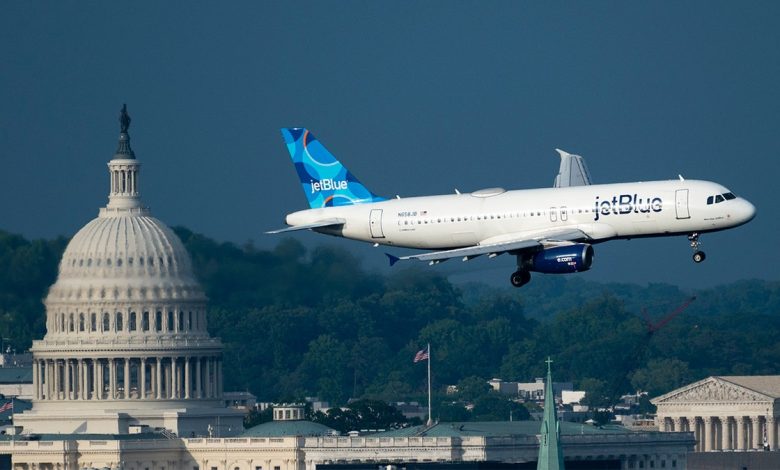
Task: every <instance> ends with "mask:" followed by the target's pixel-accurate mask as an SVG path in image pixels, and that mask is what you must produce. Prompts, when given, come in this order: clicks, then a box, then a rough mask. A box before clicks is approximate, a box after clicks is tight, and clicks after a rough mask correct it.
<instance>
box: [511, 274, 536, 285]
mask: <svg viewBox="0 0 780 470" xmlns="http://www.w3.org/2000/svg"><path fill="white" fill-rule="evenodd" d="M509 280H510V281H511V282H512V285H513V286H515V287H522V286H524V285H526V284H528V281H530V280H531V273H529V272H528V271H522V270H520V271H515V272H513V273H512V276H511V277H510V278H509Z"/></svg>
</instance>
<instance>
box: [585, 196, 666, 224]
mask: <svg viewBox="0 0 780 470" xmlns="http://www.w3.org/2000/svg"><path fill="white" fill-rule="evenodd" d="M663 207H664V201H663V199H661V198H660V197H639V196H638V195H637V194H636V193H635V194H621V195H619V196H612V199H604V200H600V196H596V204H595V206H594V208H593V220H599V217H600V216H604V215H612V214H615V215H619V214H630V213H632V212H633V213H637V212H643V213H646V212H650V211H653V212H661V211H662V210H663Z"/></svg>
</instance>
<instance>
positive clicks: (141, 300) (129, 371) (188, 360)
mask: <svg viewBox="0 0 780 470" xmlns="http://www.w3.org/2000/svg"><path fill="white" fill-rule="evenodd" d="M120 124H121V131H120V134H119V146H118V148H117V150H116V153H115V154H114V157H113V158H112V159H111V161H110V162H108V173H109V188H110V191H109V196H108V204H107V205H106V207H103V208H101V209H100V212H99V215H98V217H97V218H96V219H94V220H92V221H91V222H89V223H88V224H87V225H86V226H84V228H82V229H81V230H80V231H79V232H78V233H77V234H76V235H75V236H74V237H73V239H72V240H71V241H70V243H69V244H68V247H67V248H66V249H65V252H64V254H63V257H62V261H61V263H60V268H59V277H58V278H57V282H55V283H54V285H53V286H51V288H50V289H49V293H48V296H47V297H46V299H45V301H44V303H45V305H46V336H45V337H44V338H43V339H42V340H39V341H34V342H33V347H32V353H33V408H32V410H29V411H27V412H25V413H23V414H16V415H15V416H14V421H15V424H17V425H21V426H23V432H24V433H127V432H128V429H129V426H132V425H147V426H150V427H161V428H167V429H168V430H169V431H171V432H174V433H177V434H179V435H181V436H193V435H197V436H202V435H208V433H209V430H210V431H211V433H212V434H216V435H223V436H224V435H230V434H238V433H240V432H242V430H243V427H242V416H241V413H240V412H236V411H235V410H231V409H227V408H225V407H224V406H223V405H222V376H221V374H220V371H221V364H222V344H221V342H220V341H219V339H217V338H211V337H210V336H209V334H208V331H207V329H206V296H205V295H204V293H203V290H202V289H201V287H200V285H199V284H198V282H197V281H196V279H195V277H194V275H193V272H192V266H191V261H190V258H189V255H188V253H187V252H186V250H185V248H184V246H183V245H182V243H181V241H180V240H179V238H178V237H177V236H176V235H175V234H174V233H173V231H171V229H169V228H168V227H167V226H166V225H165V224H164V223H162V222H160V221H159V220H157V219H155V218H154V217H152V216H151V214H150V211H149V209H148V208H146V207H144V206H143V205H142V203H141V198H140V195H139V170H140V167H141V163H140V162H139V161H138V160H136V158H135V153H134V152H133V150H132V149H131V147H130V136H129V134H128V128H129V126H130V117H129V116H128V114H127V111H126V107H124V108H123V109H122V112H121V114H120Z"/></svg>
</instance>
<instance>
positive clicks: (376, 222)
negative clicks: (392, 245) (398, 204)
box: [368, 209, 385, 238]
mask: <svg viewBox="0 0 780 470" xmlns="http://www.w3.org/2000/svg"><path fill="white" fill-rule="evenodd" d="M368 227H369V228H370V229H371V238H385V234H384V232H382V209H371V215H369V217H368Z"/></svg>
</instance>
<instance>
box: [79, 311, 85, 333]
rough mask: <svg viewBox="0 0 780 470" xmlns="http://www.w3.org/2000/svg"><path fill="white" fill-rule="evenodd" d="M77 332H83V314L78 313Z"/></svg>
mask: <svg viewBox="0 0 780 470" xmlns="http://www.w3.org/2000/svg"><path fill="white" fill-rule="evenodd" d="M79 331H84V314H83V313H79Z"/></svg>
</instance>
